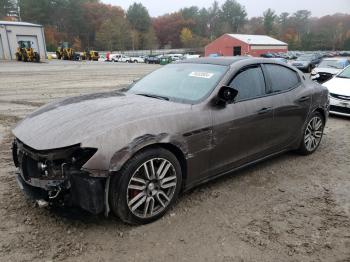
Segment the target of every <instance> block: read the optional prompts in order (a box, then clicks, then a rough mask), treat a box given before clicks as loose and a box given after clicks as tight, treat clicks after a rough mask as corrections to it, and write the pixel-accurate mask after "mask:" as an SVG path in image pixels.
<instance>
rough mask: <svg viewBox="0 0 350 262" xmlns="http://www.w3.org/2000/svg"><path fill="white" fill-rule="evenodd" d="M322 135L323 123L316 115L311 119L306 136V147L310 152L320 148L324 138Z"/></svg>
mask: <svg viewBox="0 0 350 262" xmlns="http://www.w3.org/2000/svg"><path fill="white" fill-rule="evenodd" d="M322 133H323V121H322V119H321V118H320V117H319V116H317V115H316V116H314V117H313V118H311V119H310V121H309V123H308V124H307V127H306V130H305V134H304V143H305V147H306V149H307V150H308V151H309V152H312V151H314V150H315V149H316V148H317V147H318V145H319V143H320V141H321V138H322Z"/></svg>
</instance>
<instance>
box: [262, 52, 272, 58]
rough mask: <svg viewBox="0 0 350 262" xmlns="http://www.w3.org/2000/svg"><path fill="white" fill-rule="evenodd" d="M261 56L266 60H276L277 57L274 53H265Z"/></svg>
mask: <svg viewBox="0 0 350 262" xmlns="http://www.w3.org/2000/svg"><path fill="white" fill-rule="evenodd" d="M260 56H261V57H264V58H274V57H275V55H274V54H272V53H265V54H262V55H260Z"/></svg>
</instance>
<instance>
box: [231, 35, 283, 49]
mask: <svg viewBox="0 0 350 262" xmlns="http://www.w3.org/2000/svg"><path fill="white" fill-rule="evenodd" d="M227 35H228V36H230V37H232V38H235V39H238V40H240V41H242V42H244V43H247V44H250V45H279V46H280V45H288V44H287V43H284V42H282V41H279V40H277V39H275V38H272V37H270V36H267V35H243V34H227Z"/></svg>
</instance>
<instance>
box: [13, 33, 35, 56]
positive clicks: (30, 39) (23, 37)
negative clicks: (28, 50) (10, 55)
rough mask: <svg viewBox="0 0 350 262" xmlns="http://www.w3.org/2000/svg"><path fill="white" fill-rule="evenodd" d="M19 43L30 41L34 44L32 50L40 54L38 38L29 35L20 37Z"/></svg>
mask: <svg viewBox="0 0 350 262" xmlns="http://www.w3.org/2000/svg"><path fill="white" fill-rule="evenodd" d="M18 41H30V42H31V44H32V48H33V49H34V51H35V52H38V53H39V55H40V52H39V46H38V38H37V37H36V36H29V35H18V36H17V42H18Z"/></svg>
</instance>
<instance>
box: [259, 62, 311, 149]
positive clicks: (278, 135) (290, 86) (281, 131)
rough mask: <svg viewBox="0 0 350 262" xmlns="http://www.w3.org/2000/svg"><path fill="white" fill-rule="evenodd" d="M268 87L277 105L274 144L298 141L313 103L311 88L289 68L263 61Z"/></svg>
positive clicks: (277, 146) (287, 143)
mask: <svg viewBox="0 0 350 262" xmlns="http://www.w3.org/2000/svg"><path fill="white" fill-rule="evenodd" d="M263 69H264V72H265V75H266V76H267V79H268V81H267V82H268V89H269V91H268V92H269V94H270V98H271V101H272V103H273V108H274V121H273V122H274V123H273V127H274V128H272V129H271V134H272V144H273V145H274V146H275V147H276V148H283V147H286V146H288V145H289V144H291V143H293V142H295V141H296V140H297V139H298V138H299V137H300V134H301V132H302V129H303V125H304V123H305V120H306V118H307V115H308V112H309V108H310V104H311V98H312V96H311V92H312V90H311V89H308V88H306V87H305V85H304V82H303V81H302V79H301V77H300V75H299V74H298V73H297V72H296V71H294V70H292V69H291V68H289V67H285V66H282V65H278V64H264V65H263Z"/></svg>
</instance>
